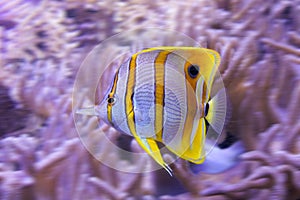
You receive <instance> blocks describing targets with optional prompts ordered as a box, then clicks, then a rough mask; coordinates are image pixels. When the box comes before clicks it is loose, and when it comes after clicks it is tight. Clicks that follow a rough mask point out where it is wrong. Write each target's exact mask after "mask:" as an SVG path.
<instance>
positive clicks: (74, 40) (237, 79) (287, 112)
mask: <svg viewBox="0 0 300 200" xmlns="http://www.w3.org/2000/svg"><path fill="white" fill-rule="evenodd" d="M299 12H300V1H299V0H268V1H264V0H251V1H246V0H240V1H236V0H197V1H196V0H186V1H178V2H175V1H171V0H160V1H158V0H152V1H146V0H124V1H114V0H113V1H108V0H107V1H96V0H2V1H1V2H0V136H1V139H0V199H199V198H201V199H209V200H211V199H216V200H222V199H224V200H225V199H300V183H299V181H298V180H299V179H300V17H299ZM144 28H160V29H163V30H164V29H165V30H175V31H178V32H180V33H184V34H186V35H187V36H189V37H191V38H193V39H194V40H195V41H197V42H199V43H200V44H201V45H202V46H204V47H207V48H211V49H214V50H216V51H218V52H219V53H220V54H221V58H222V61H221V65H220V68H219V71H220V73H221V76H222V78H223V81H224V85H225V88H226V91H227V95H228V98H229V101H230V106H229V110H228V112H229V113H230V117H228V121H227V123H226V126H225V127H224V131H223V134H222V135H224V137H227V140H226V141H227V143H223V145H221V146H219V149H220V151H219V152H218V153H217V154H216V155H215V156H216V157H215V158H214V159H216V160H218V161H220V163H219V164H216V165H217V167H222V166H223V165H226V163H227V164H228V162H230V163H231V164H230V168H228V169H227V168H226V170H224V171H222V172H219V173H213V174H211V173H205V172H202V171H201V170H202V169H201V167H200V166H191V165H190V164H189V163H187V162H186V161H183V160H177V161H176V162H175V163H174V164H172V165H171V168H172V169H173V171H174V176H173V177H170V176H169V175H168V174H167V173H166V172H165V171H164V170H158V171H154V172H145V173H125V172H122V171H118V170H115V169H112V168H110V167H107V166H106V165H103V164H102V163H101V162H99V161H98V160H96V159H95V158H94V157H93V156H92V155H91V154H89V152H88V151H87V150H86V149H85V148H84V146H83V144H82V143H81V141H80V139H79V138H78V134H77V131H76V128H75V124H74V120H73V115H72V92H73V85H74V81H75V77H76V73H77V71H78V70H79V67H80V64H81V63H82V61H83V60H84V58H85V57H86V56H87V54H88V53H89V52H90V51H91V50H92V48H94V47H95V45H97V44H99V43H100V42H101V41H104V40H105V39H107V38H109V37H111V36H113V35H114V34H117V33H120V32H122V31H128V30H131V29H141V30H143V29H144ZM131 40H132V41H136V45H143V43H142V44H140V41H139V38H131ZM164 40H166V38H162V41H161V44H164ZM148 45H151V41H149V43H148ZM141 47H142V46H141ZM111 51H113V49H112V50H111ZM107 53H110V51H109V52H107ZM111 72H113V69H112V71H111ZM105 83H107V84H109V83H108V81H106V82H105ZM81 98H82V99H77V100H78V101H82V102H84V101H87V100H86V99H85V97H84V95H83V96H82V97H81ZM84 120H85V121H83V122H82V123H81V124H77V128H78V127H79V128H80V129H81V130H85V132H88V133H90V136H89V137H91V139H93V138H95V137H96V138H99V137H100V139H101V136H99V131H100V130H103V131H104V132H105V133H106V134H107V135H108V136H109V138H110V139H111V140H112V141H114V142H115V143H116V144H117V143H123V144H124V143H128V145H127V146H128V148H130V149H129V150H131V151H140V149H139V148H138V147H137V146H136V144H135V143H134V141H131V139H128V138H124V137H120V135H119V133H117V132H116V131H115V130H114V129H112V128H110V127H107V126H105V125H101V126H98V121H97V119H94V118H85V119H84ZM97 145H99V146H100V147H101V148H100V150H101V151H100V156H102V157H105V156H107V157H108V158H110V159H111V162H116V163H117V164H119V161H118V159H117V156H116V154H117V153H116V152H115V151H114V149H112V148H111V146H110V145H109V144H107V143H106V142H105V141H104V140H103V142H101V143H99V144H97ZM227 155H229V156H227ZM232 155H233V156H232ZM143 161H147V163H148V162H149V163H151V165H155V163H152V162H151V159H149V158H147V157H146V158H144V160H137V161H132V162H126V163H124V162H121V163H120V165H121V166H124V169H125V168H128V169H132V168H137V169H138V168H142V167H144V166H143V163H144V162H143ZM206 167H208V166H206Z"/></svg>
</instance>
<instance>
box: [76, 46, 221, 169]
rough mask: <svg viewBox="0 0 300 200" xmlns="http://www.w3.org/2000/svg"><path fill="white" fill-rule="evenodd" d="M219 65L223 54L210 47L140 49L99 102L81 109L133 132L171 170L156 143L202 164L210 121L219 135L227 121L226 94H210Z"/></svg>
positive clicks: (115, 77) (120, 69)
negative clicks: (212, 95) (91, 106)
mask: <svg viewBox="0 0 300 200" xmlns="http://www.w3.org/2000/svg"><path fill="white" fill-rule="evenodd" d="M219 64H220V56H219V54H218V53H217V52H215V51H213V50H210V49H206V48H197V47H155V48H150V49H145V50H142V51H140V52H138V53H136V54H134V55H132V56H131V57H130V58H129V59H128V60H127V61H126V62H124V63H123V64H122V65H121V66H120V67H119V69H118V71H117V72H116V74H115V76H114V80H113V81H112V84H111V87H110V88H109V90H108V93H107V95H106V96H105V98H104V99H103V101H102V102H101V103H100V104H99V105H96V106H95V107H93V108H88V109H82V110H79V112H78V113H81V114H94V115H97V116H99V117H100V118H101V119H103V120H104V121H105V122H106V123H108V124H110V125H112V126H113V127H115V128H116V129H118V130H120V131H121V132H122V133H125V134H127V135H131V136H133V137H134V138H135V139H136V140H137V142H138V144H139V145H140V146H141V147H142V148H143V149H144V150H145V151H146V152H147V153H148V154H149V155H151V156H152V158H153V159H154V160H155V161H156V162H157V163H158V164H160V165H161V166H163V167H164V168H165V169H166V170H167V171H168V172H170V173H171V169H170V168H169V167H168V165H167V164H166V163H165V162H164V160H163V158H162V156H161V153H160V151H159V148H158V145H157V142H161V143H163V144H164V145H165V146H166V147H167V148H168V149H169V150H170V151H171V152H173V153H174V154H176V155H177V156H179V157H181V158H183V159H185V160H188V161H190V162H193V163H196V164H200V163H202V162H203V161H204V159H205V150H204V145H205V137H206V132H207V128H208V125H210V126H212V128H213V129H214V130H215V131H216V132H217V133H221V131H222V128H223V125H224V121H225V115H226V114H225V112H226V109H225V107H226V102H225V101H226V100H225V98H224V96H225V95H224V92H220V93H218V94H217V95H216V96H215V97H213V98H211V96H210V94H211V88H212V83H213V80H214V77H215V74H216V71H217V68H218V66H219Z"/></svg>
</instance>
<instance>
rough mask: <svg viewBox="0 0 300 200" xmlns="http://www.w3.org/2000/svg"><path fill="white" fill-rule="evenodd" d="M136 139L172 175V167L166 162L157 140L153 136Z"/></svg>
mask: <svg viewBox="0 0 300 200" xmlns="http://www.w3.org/2000/svg"><path fill="white" fill-rule="evenodd" d="M135 139H136V140H137V142H138V144H139V145H140V146H141V147H142V148H143V149H144V150H145V151H146V152H147V153H148V154H149V155H150V156H151V157H152V158H153V159H154V160H155V161H156V162H157V163H158V164H159V165H161V166H162V167H163V168H164V169H165V170H166V171H167V172H168V173H169V174H170V175H171V176H172V169H171V168H170V167H169V166H168V165H167V164H166V163H165V162H164V160H163V158H162V156H161V153H160V150H159V148H158V145H157V143H156V141H155V140H154V139H152V138H139V137H136V138H135Z"/></svg>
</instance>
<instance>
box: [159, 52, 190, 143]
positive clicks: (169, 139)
mask: <svg viewBox="0 0 300 200" xmlns="http://www.w3.org/2000/svg"><path fill="white" fill-rule="evenodd" d="M184 63H185V60H184V59H183V58H181V57H180V56H178V55H177V54H174V53H171V54H169V55H168V57H167V60H166V63H165V65H166V70H165V93H166V95H165V109H164V116H165V119H166V121H165V124H164V133H163V137H162V140H163V142H164V143H165V144H167V145H169V146H170V147H172V148H173V149H178V148H177V147H178V145H181V138H182V134H183V128H184V122H185V118H186V112H187V94H186V87H185V73H184V67H183V66H184ZM170 93H172V94H173V95H168V94H170ZM174 96H175V99H176V100H177V102H178V103H177V105H176V101H175V100H174ZM174 103H175V105H174ZM171 105H172V106H171ZM172 107H173V108H174V107H175V108H177V110H180V112H177V113H173V112H171V111H172ZM174 112H176V110H175V111H174ZM175 114H176V115H177V116H175ZM178 115H179V120H177V118H178ZM172 118H173V121H172V120H171V119H172ZM175 121H178V122H177V126H174V123H172V122H175Z"/></svg>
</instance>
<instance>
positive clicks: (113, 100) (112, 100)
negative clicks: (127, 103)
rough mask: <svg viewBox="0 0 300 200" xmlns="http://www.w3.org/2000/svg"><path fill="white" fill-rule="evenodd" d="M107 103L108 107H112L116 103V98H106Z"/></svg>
mask: <svg viewBox="0 0 300 200" xmlns="http://www.w3.org/2000/svg"><path fill="white" fill-rule="evenodd" d="M107 103H108V104H109V105H114V104H115V103H116V98H115V97H112V96H108V98H107Z"/></svg>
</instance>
